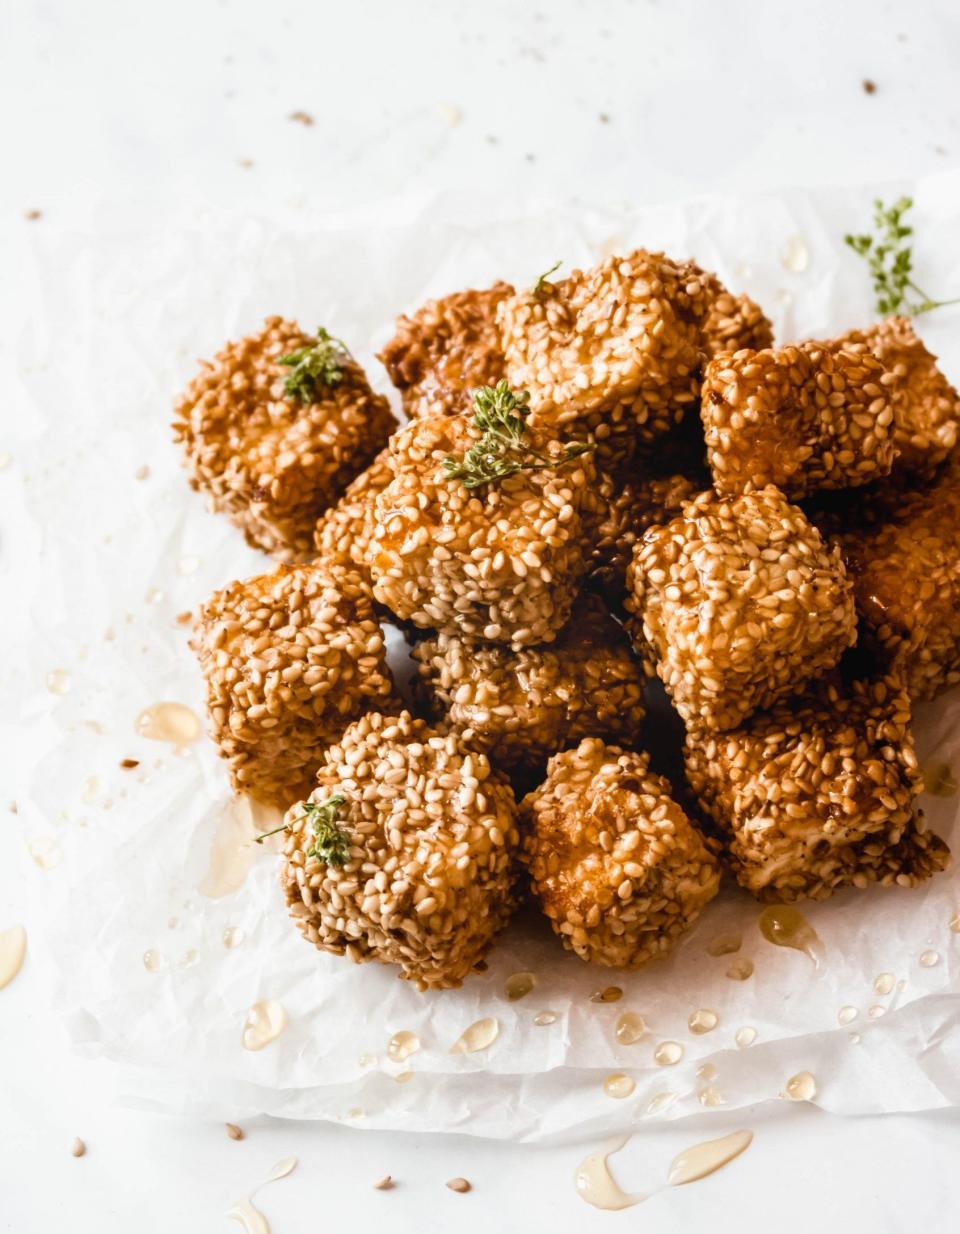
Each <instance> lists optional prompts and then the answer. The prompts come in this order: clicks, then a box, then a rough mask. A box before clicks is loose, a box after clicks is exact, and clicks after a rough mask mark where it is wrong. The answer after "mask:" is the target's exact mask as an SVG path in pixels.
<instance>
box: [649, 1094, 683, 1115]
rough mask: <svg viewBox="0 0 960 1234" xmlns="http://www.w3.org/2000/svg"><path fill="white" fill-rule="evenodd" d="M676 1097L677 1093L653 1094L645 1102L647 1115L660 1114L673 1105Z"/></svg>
mask: <svg viewBox="0 0 960 1234" xmlns="http://www.w3.org/2000/svg"><path fill="white" fill-rule="evenodd" d="M678 1095H679V1094H677V1093H655V1094H654V1096H652V1097H651V1098H650V1100H649V1101H648V1102H647V1113H648V1114H660V1113H662V1112H663V1111H664V1110H665V1109H667V1107H668V1106H671V1105H673V1103H674V1102H675V1101H676V1099H677V1097H678Z"/></svg>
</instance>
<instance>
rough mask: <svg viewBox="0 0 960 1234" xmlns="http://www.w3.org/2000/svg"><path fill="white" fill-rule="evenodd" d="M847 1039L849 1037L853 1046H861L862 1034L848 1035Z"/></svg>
mask: <svg viewBox="0 0 960 1234" xmlns="http://www.w3.org/2000/svg"><path fill="white" fill-rule="evenodd" d="M847 1037H848V1039H849V1041H850V1044H851V1045H859V1044H860V1034H859V1033H847Z"/></svg>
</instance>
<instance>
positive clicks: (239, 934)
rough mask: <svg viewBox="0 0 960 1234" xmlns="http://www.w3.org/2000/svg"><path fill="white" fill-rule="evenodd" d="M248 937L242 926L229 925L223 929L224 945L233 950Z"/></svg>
mask: <svg viewBox="0 0 960 1234" xmlns="http://www.w3.org/2000/svg"><path fill="white" fill-rule="evenodd" d="M246 937H247V936H246V933H245V932H244V929H243V927H242V926H227V928H226V929H225V930H224V931H223V945H224V947H226V949H227V950H228V951H232V950H233V949H234V947H239V946H240V944H241V943H242V942H243V940H244V939H245V938H246Z"/></svg>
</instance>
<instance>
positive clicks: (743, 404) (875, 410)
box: [700, 341, 895, 499]
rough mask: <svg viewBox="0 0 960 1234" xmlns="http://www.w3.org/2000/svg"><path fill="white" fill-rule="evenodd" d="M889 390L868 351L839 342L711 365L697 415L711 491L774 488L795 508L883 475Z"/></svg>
mask: <svg viewBox="0 0 960 1234" xmlns="http://www.w3.org/2000/svg"><path fill="white" fill-rule="evenodd" d="M894 381H895V379H894V377H893V374H892V373H889V372H888V371H887V370H886V369H885V368H884V367H883V365H882V364H881V363H880V361H879V360H878V359H877V358H876V357H875V356H874V355H872V354H871V353H870V352H869V351H868V350H867V349H866V348H864V347H862V346H856V347H845V346H843V345H842V343H841V342H840V341H833V342H826V343H820V342H813V341H811V342H806V343H800V344H799V345H798V346H796V347H781V348H768V349H766V350H763V351H751V350H743V351H738V352H733V353H729V352H727V353H721V354H720V355H718V356H715V357H714V358H713V359H712V360H711V361H710V363H709V364H708V365H707V367H706V370H705V373H704V379H703V392H702V398H701V413H700V414H701V417H702V419H703V427H704V434H705V437H706V443H707V459H708V461H709V463H710V469H711V471H712V472H713V482H714V486H715V487H716V489H717V492H719V493H723V494H725V495H732V494H734V493H738V492H742V491H743V489H744V488H745V487H746V486H747V485H748V484H753V485H756V486H757V487H760V486H762V485H764V484H776V485H777V487H778V488H780V489H782V490H783V492H784V493H785V494H786V495H787V496H788V497H790V498H792V499H797V498H799V497H804V496H806V495H807V494H809V493H812V492H814V491H816V490H817V489H824V488H826V489H837V488H848V487H854V486H857V485H861V484H868V483H869V482H870V481H872V480H876V479H877V478H878V477H879V476H885V475H888V474H889V473H890V469H891V467H892V465H893V460H894V455H895V443H894V428H893V406H892V386H893V384H894Z"/></svg>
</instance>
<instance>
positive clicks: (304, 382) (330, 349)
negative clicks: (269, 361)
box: [277, 326, 353, 404]
mask: <svg viewBox="0 0 960 1234" xmlns="http://www.w3.org/2000/svg"><path fill="white" fill-rule="evenodd" d="M351 359H353V357H352V356H351V355H350V350H349V348H348V347H347V345H346V343H344V342H343V341H342V340H341V339H338V338H334V336H333V335H332V334H330V333H329V332H328V331H327V330H325V329H324V327H323V326H318V327H317V341H316V342H315V343H310V344H309V345H308V346H306V347H300V348H298V349H297V350H296V351H291V352H290V354H289V355H286V356H281V357H280V359H279V360H278V362H277V363H278V364H283V365H285V366H286V367H287V368H289V369H291V370H292V371H291V372H290V373H288V374H287V376H286V378H285V379H284V382H283V388H284V390H285V391H286V393H287V394H289V395H290V396H291V398H295V399H298V400H299V401H300V402H301V403H304V404H306V403H313V402H315V401H316V398H317V394H318V392H319V390H320V387H321V386H335V385H336V384H337V382H339V381H342V380H343V365H344V363H345V362H346V361H348V360H351Z"/></svg>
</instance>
